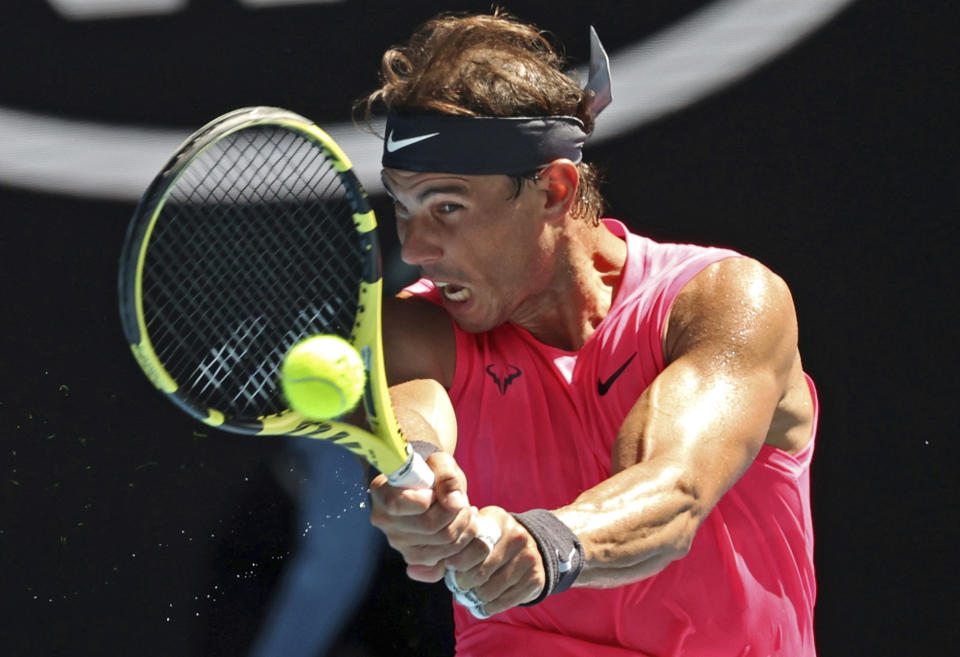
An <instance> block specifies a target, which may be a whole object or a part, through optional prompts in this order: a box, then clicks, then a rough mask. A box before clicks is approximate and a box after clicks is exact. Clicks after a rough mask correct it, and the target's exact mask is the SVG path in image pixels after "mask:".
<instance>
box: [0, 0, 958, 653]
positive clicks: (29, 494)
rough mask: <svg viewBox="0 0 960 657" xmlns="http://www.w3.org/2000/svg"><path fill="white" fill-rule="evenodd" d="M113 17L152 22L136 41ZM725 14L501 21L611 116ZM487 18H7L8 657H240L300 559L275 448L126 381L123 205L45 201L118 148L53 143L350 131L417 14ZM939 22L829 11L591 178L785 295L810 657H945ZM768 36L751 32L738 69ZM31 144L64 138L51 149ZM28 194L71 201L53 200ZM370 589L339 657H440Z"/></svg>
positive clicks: (434, 627)
mask: <svg viewBox="0 0 960 657" xmlns="http://www.w3.org/2000/svg"><path fill="white" fill-rule="evenodd" d="M131 3H132V4H133V5H134V6H138V7H139V8H140V11H141V12H142V13H139V14H136V15H131V14H129V13H128V9H129V7H128V5H130V4H131ZM737 4H749V3H736V2H710V1H706V0H701V1H700V2H693V1H660V0H658V1H653V0H639V1H638V2H632V3H625V2H603V1H601V0H595V1H593V2H590V3H569V4H564V3H552V4H548V3H538V2H532V1H531V2H527V1H517V2H506V3H505V6H506V8H507V9H509V10H511V11H513V12H514V13H515V14H517V15H519V16H520V17H522V18H524V19H528V20H531V21H534V22H536V23H538V24H540V25H541V26H543V27H546V28H549V29H550V30H552V31H553V32H554V33H555V34H556V36H557V37H558V38H559V39H560V40H561V41H562V42H564V43H565V44H566V46H567V54H568V56H569V58H570V60H571V62H572V63H574V64H582V63H583V62H584V61H585V58H586V56H587V52H588V41H587V26H588V25H590V24H592V25H594V26H596V28H597V31H598V32H599V34H600V36H601V37H602V38H603V40H604V43H605V45H606V46H607V49H608V51H609V52H610V53H611V55H612V56H613V58H614V69H613V76H614V95H615V97H617V89H618V84H619V85H620V88H625V86H628V83H630V82H631V81H632V80H629V79H627V80H622V79H618V75H619V76H624V75H628V74H632V73H624V72H623V71H618V69H617V67H616V61H617V57H618V55H619V54H622V53H624V52H626V51H628V49H629V48H630V47H632V46H633V45H635V44H637V43H650V42H649V41H646V40H648V39H649V38H650V37H651V36H653V35H661V36H663V35H667V36H669V35H671V34H674V32H670V31H669V30H672V29H673V28H674V27H675V26H677V25H682V24H684V23H683V21H685V20H688V19H690V18H691V17H696V16H708V17H709V16H710V15H711V13H710V12H711V11H714V14H718V13H720V12H719V9H722V8H724V7H729V6H732V5H737ZM766 4H767V5H768V9H769V5H781V6H783V7H786V8H788V9H785V11H791V9H789V8H792V11H800V10H801V9H803V8H806V9H809V8H811V7H815V6H816V5H818V4H823V3H818V2H816V1H814V0H810V1H809V2H807V1H806V0H803V1H797V2H793V1H792V0H784V1H783V2H779V3H770V2H767V3H766ZM835 4H836V3H835ZM839 4H844V3H839ZM125 7H127V8H126V9H125ZM150 7H152V9H149V11H148V9H145V8H150ZM488 8H489V3H482V2H476V3H469V2H463V3H450V4H441V3H437V2H421V1H407V2H402V3H400V2H397V3H391V2H375V1H373V0H370V1H358V0H342V1H340V2H336V1H333V2H326V3H320V2H304V4H294V3H291V2H290V1H289V0H287V1H286V2H284V1H283V0H274V2H268V1H267V0H260V2H254V0H246V1H245V2H242V1H241V0H190V1H187V0H166V1H165V0H149V1H148V0H141V1H140V2H132V0H130V2H122V1H121V0H114V1H113V2H107V1H106V0H56V1H54V0H47V1H42V0H8V1H7V2H6V3H4V7H3V8H2V9H0V13H2V15H3V19H2V20H0V62H3V64H2V66H0V135H3V138H2V139H0V156H2V159H0V263H2V277H3V278H2V285H0V295H2V296H0V304H2V305H0V309H2V310H0V311H2V312H3V314H4V322H3V325H4V328H3V331H2V344H0V347H2V348H0V372H2V373H3V377H2V381H0V468H2V470H0V565H2V572H0V605H2V608H0V654H3V655H10V656H11V657H13V656H19V655H78V656H85V655H103V654H115V655H119V654H137V655H141V656H143V657H149V656H153V655H157V656H160V655H165V656H168V655H178V656H179V657H190V656H193V655H197V656H199V655H242V654H245V653H246V651H247V650H248V648H249V646H250V645H251V644H252V642H253V640H254V637H255V636H256V635H257V633H258V632H259V631H260V628H261V626H262V621H263V618H264V615H265V613H266V609H267V605H268V603H269V600H270V599H271V593H272V592H275V590H276V583H277V581H278V578H280V577H281V576H282V573H283V572H284V567H285V565H286V564H288V563H289V562H290V559H291V555H292V554H294V553H295V550H296V547H297V539H298V537H300V536H302V535H303V533H304V528H303V527H301V526H298V524H297V523H298V521H297V520H296V513H295V508H294V504H293V498H292V497H291V495H290V490H289V480H290V479H291V476H290V475H289V474H288V475H284V473H289V472H293V471H294V469H293V468H287V465H286V464H287V460H288V458H289V453H288V450H287V449H286V447H285V444H284V443H283V442H282V441H280V440H278V439H262V440H255V439H251V438H244V437H238V436H232V435H226V434H222V433H218V432H216V431H214V430H211V429H208V428H206V427H204V426H202V425H199V424H197V423H195V422H193V421H192V420H189V419H187V418H186V417H184V416H182V415H181V414H180V413H179V412H178V411H176V410H175V409H174V407H173V406H171V405H170V404H169V403H168V402H167V401H165V400H164V399H162V397H161V396H160V395H159V394H158V393H156V392H154V391H153V390H152V389H151V388H150V387H149V384H148V383H147V382H146V380H145V378H144V377H143V376H142V374H141V373H140V371H139V370H138V369H137V367H136V365H135V363H134V361H133V359H132V358H131V357H130V354H129V351H128V349H127V348H126V346H125V344H124V340H123V338H122V336H121V333H120V326H119V321H118V319H117V311H116V291H115V290H116V283H115V278H116V263H117V257H118V254H119V248H120V244H121V241H122V239H123V234H124V230H125V226H126V223H127V220H128V218H129V217H130V214H131V212H132V210H133V206H134V203H135V195H132V194H131V193H130V192H129V190H127V191H124V189H121V188H120V187H117V188H113V187H111V185H110V184H106V183H105V184H103V185H99V186H95V187H88V188H87V189H86V190H85V191H81V193H80V194H78V193H77V189H76V187H77V186H78V185H73V186H71V183H70V182H69V181H68V180H66V176H65V175H64V174H63V173H62V171H63V170H67V171H76V172H77V173H78V174H79V173H83V171H82V170H83V169H84V168H86V169H88V170H89V169H91V168H96V162H97V160H96V155H97V152H98V151H99V149H100V148H101V147H102V148H103V153H104V156H103V157H104V158H107V159H108V160H109V158H110V155H109V153H110V152H111V151H110V150H109V149H110V148H112V147H113V146H114V144H113V143H112V141H111V140H110V139H108V138H107V139H105V138H103V136H102V135H103V134H104V133H97V132H94V133H91V134H92V136H91V134H87V133H86V132H85V131H83V130H80V129H74V130H71V129H70V128H69V126H71V125H90V124H92V125H99V126H105V127H107V128H109V127H110V126H113V125H116V126H121V127H123V128H136V129H137V130H144V131H147V132H146V133H145V134H147V133H149V131H151V130H163V131H167V132H164V134H168V133H171V132H172V133H173V134H178V132H177V131H182V133H183V135H184V136H185V135H186V134H187V133H189V132H190V131H192V130H193V129H195V128H197V127H199V126H200V125H201V124H203V123H205V122H206V121H207V120H209V119H211V118H213V117H214V116H216V115H218V114H220V113H222V112H224V111H227V110H229V109H232V108H235V107H240V106H245V105H253V104H271V105H279V106H283V107H287V108H289V109H293V110H295V111H298V112H300V113H302V114H304V115H306V116H309V117H310V118H312V119H314V120H316V121H317V122H318V123H320V124H321V125H325V124H337V125H339V124H343V123H345V122H346V121H348V120H349V107H350V104H351V102H352V101H353V100H354V99H355V98H357V97H359V96H361V95H362V94H364V93H365V92H367V91H369V90H370V89H372V88H373V87H374V86H375V85H376V74H377V67H378V62H379V55H380V53H381V52H382V50H383V48H384V47H386V46H387V45H390V44H392V43H396V42H399V41H401V40H403V39H404V38H405V36H406V35H407V34H408V33H409V32H410V30H411V29H412V28H413V27H414V26H415V25H416V24H418V23H420V22H422V21H423V20H424V19H426V18H428V17H430V16H432V15H433V14H435V13H436V12H437V11H438V10H441V9H473V10H481V11H483V10H486V9H488ZM704 11H705V12H706V13H702V12H704ZM698 12H701V13H698ZM957 15H958V11H957V10H956V9H955V3H954V2H951V1H946V0H944V1H935V0H926V1H924V2H913V3H903V2H885V1H882V0H869V1H868V0H860V1H855V2H852V3H848V4H846V5H845V6H843V7H842V8H841V9H840V10H839V12H838V13H837V14H836V15H835V16H833V17H832V18H831V19H830V20H828V21H826V22H825V23H824V24H823V25H822V26H820V27H818V28H817V29H813V30H810V31H809V33H807V34H806V35H805V36H804V37H803V38H802V39H799V40H798V42H797V43H796V45H795V46H794V47H792V48H790V49H788V50H787V51H785V52H783V53H780V54H777V55H775V56H768V57H766V58H765V59H763V61H758V64H757V65H756V66H754V67H753V68H752V69H750V70H748V71H745V72H744V74H743V75H741V76H737V79H735V80H733V81H732V83H730V84H725V85H722V86H721V87H720V88H718V89H715V90H713V91H712V92H711V93H703V94H700V95H699V96H697V97H695V98H692V99H691V102H686V103H680V104H679V105H678V106H677V107H676V108H675V109H672V110H671V111H666V110H664V111H663V112H661V113H659V114H657V115H656V116H650V117H647V118H643V119H642V120H638V121H637V123H636V124H635V125H631V124H629V122H628V123H627V124H625V125H624V126H623V127H622V133H621V134H619V135H618V136H617V137H616V138H607V139H598V140H597V142H595V143H593V144H591V145H590V147H589V148H588V158H590V159H592V160H594V161H596V162H598V163H599V164H600V165H601V166H602V168H603V170H604V171H605V176H606V180H607V184H606V185H605V191H606V194H607V198H608V200H609V212H608V214H609V215H610V216H615V217H619V218H621V219H623V220H624V221H626V222H627V223H628V224H629V225H630V226H631V227H633V228H634V229H635V230H637V231H640V232H643V233H645V234H647V235H650V236H652V237H654V238H659V239H665V240H676V241H689V242H699V243H710V244H719V245H724V246H730V247H733V248H736V249H738V250H740V251H742V252H744V253H746V254H749V255H751V256H753V257H755V258H757V259H759V260H761V261H763V262H765V263H766V264H768V265H769V266H770V267H771V268H773V269H774V270H775V271H777V272H778V273H780V274H781V275H782V276H784V278H786V279H787V281H788V282H789V284H790V285H791V288H792V290H793V293H794V296H795V300H796V304H797V308H798V311H799V317H800V326H801V349H802V353H803V355H804V362H805V366H806V369H807V370H808V371H809V372H810V373H811V374H812V376H813V377H814V378H815V380H816V381H817V383H818V385H819V389H820V394H821V402H822V416H821V428H820V434H819V438H818V443H817V454H816V458H815V460H814V465H813V501H814V514H815V525H816V535H817V548H816V560H817V567H818V579H819V587H820V588H819V599H818V604H817V633H818V646H819V651H820V655H821V656H822V657H834V656H848V655H902V654H919V653H921V652H922V653H924V654H949V653H951V652H952V650H955V646H956V645H957V642H958V640H960V634H958V630H957V619H958V618H960V603H958V599H960V597H958V596H957V594H956V592H955V588H954V584H955V581H956V579H957V578H956V575H957V566H956V560H955V553H956V546H957V544H958V541H960V531H958V528H960V517H958V485H957V480H958V476H957V466H956V463H957V458H958V456H960V451H958V449H957V446H956V443H957V440H958V438H960V435H958V431H957V423H956V415H957V412H956V407H955V403H956V401H955V398H956V385H955V379H956V376H957V365H958V362H957V360H958V359H957V347H956V344H957V339H958V333H957V330H956V328H955V327H956V319H957V317H956V316H957V292H956V283H957V280H956V261H957V257H956V255H955V250H956V248H957V246H958V243H957V228H956V220H957V212H958V210H960V202H958V200H960V199H958V182H960V164H958V162H960V156H958V143H957V137H958V130H957V122H958V119H957V117H958V116H960V103H958V100H957V94H956V93H955V87H956V85H957V82H958V80H957V72H958V47H957V39H956V34H957V28H958V27H960V25H958V21H957V20H956V19H957ZM758 18H759V15H758ZM763 29H767V28H764V27H763V25H762V24H759V25H753V26H750V25H747V26H746V27H745V28H744V30H745V32H744V36H743V39H747V38H748V37H749V36H750V33H751V30H753V32H756V31H757V30H761V31H762V30H763ZM770 29H772V28H770ZM714 45H716V44H714ZM723 45H724V44H723V43H721V44H720V46H723ZM742 45H743V40H741V39H740V38H738V39H737V40H736V43H733V42H731V43H728V44H727V46H728V47H729V48H735V47H737V46H742ZM722 51H723V47H721V48H720V49H719V51H718V52H719V54H718V55H717V57H720V56H721V55H722ZM684 62H685V60H681V61H680V63H679V64H678V65H677V66H678V68H677V69H676V75H681V76H682V74H683V73H684V72H686V70H687V69H686V68H685V67H686V66H687V65H686V64H685V63H684ZM649 100H650V101H651V102H653V101H654V100H655V99H652V98H651V99H649ZM616 103H617V101H616V100H615V101H614V105H615V106H616ZM621 107H622V106H621ZM638 107H639V106H638ZM638 114H639V115H642V114H643V112H641V111H639V109H638ZM50 118H53V119H55V120H58V121H59V120H63V121H68V122H74V121H76V122H81V123H80V124H74V123H66V124H63V125H66V126H68V127H67V128H66V129H65V132H64V131H63V130H60V129H59V128H56V127H54V128H49V125H50V124H49V123H47V122H46V121H47V119H50ZM603 121H604V119H603V118H601V120H600V123H601V124H602V123H603ZM4 124H5V125H4ZM57 125H60V124H57ZM31 126H33V127H32V128H31ZM45 126H46V127H45ZM46 129H50V130H52V132H51V133H50V135H51V138H45V137H44V135H45V134H46V133H44V132H43V131H44V130H46ZM30 130H35V131H37V134H32V135H28V134H26V133H28V132H29V131H30ZM106 134H109V133H106ZM124 134H127V133H124ZM97 135H100V136H99V137H98V136H97ZM25 136H26V137H30V139H27V140H26V141H24V138H25ZM54 136H55V138H53V137H54ZM161 141H162V140H161ZM163 143H166V142H163ZM25 144H26V145H25ZM176 145H177V142H176V140H173V141H172V142H170V144H169V149H167V151H166V152H167V154H169V152H172V151H173V149H174V148H175V147H176ZM67 151H69V155H65V152H67ZM78 154H79V155H78ZM81 155H82V156H83V157H80V156H81ZM107 163H108V164H112V165H113V166H114V167H116V162H112V163H111V162H107ZM161 163H162V162H156V165H155V166H154V164H153V163H150V164H149V166H148V167H147V169H149V170H151V171H152V170H153V169H156V168H157V167H159V165H160V164H161ZM47 164H50V165H51V166H52V167H53V168H52V170H53V171H55V172H61V173H55V174H54V175H47V177H46V178H45V177H44V174H43V171H45V170H46V169H45V168H44V167H46V165H47ZM145 170H146V169H145ZM25 171H26V172H27V173H26V174H24V172H25ZM367 173H368V176H369V171H368V172H367ZM374 173H375V172H374ZM24 180H27V182H24ZM31 181H32V182H31ZM147 182H148V179H145V180H143V186H145V185H146V183H147ZM81 186H82V185H81ZM375 203H376V206H377V207H376V209H377V211H378V214H379V216H380V218H381V222H382V223H383V224H384V237H385V238H386V239H385V242H386V245H387V254H386V264H387V271H388V272H389V273H390V276H391V285H393V286H394V287H396V286H398V285H400V284H401V283H402V282H403V280H404V276H407V275H409V272H406V271H405V270H404V269H403V268H401V267H397V266H395V260H396V256H395V252H394V242H393V241H392V239H391V235H392V233H391V230H392V225H391V218H390V212H389V206H388V205H387V204H386V203H385V202H384V199H383V198H382V197H379V196H377V197H376V199H375ZM349 503H350V504H356V501H355V500H354V501H352V502H349ZM361 512H362V510H361ZM331 522H332V520H331ZM311 531H313V532H319V533H321V535H322V532H323V531H324V527H322V526H321V527H312V528H311ZM330 540H336V534H335V532H334V531H332V530H331V532H330ZM370 567H371V568H372V569H374V573H375V574H374V577H373V582H372V584H371V586H370V588H369V590H368V592H367V593H366V596H365V597H364V599H363V600H362V602H361V604H360V606H359V608H358V610H357V612H356V614H355V615H354V616H353V620H351V621H350V622H349V623H347V624H346V625H345V626H344V629H343V632H342V634H341V635H340V637H339V639H338V643H337V646H336V647H335V648H334V650H333V652H332V653H331V654H338V655H356V656H363V655H366V656H368V657H373V656H380V655H383V656H386V655H391V656H392V657H397V656H400V655H444V654H450V651H451V646H452V643H451V640H450V635H449V633H450V614H449V605H448V597H447V595H446V592H445V591H444V590H443V588H442V586H441V587H436V586H426V585H422V584H416V583H412V582H409V581H407V580H406V579H405V577H404V575H403V571H402V565H401V564H400V563H399V561H398V559H397V558H396V557H394V556H393V555H392V553H389V552H387V551H386V550H381V551H380V553H379V556H378V557H377V558H376V559H374V560H373V562H372V563H371V566H370ZM332 594H333V595H337V592H332Z"/></svg>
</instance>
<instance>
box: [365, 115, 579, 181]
mask: <svg viewBox="0 0 960 657" xmlns="http://www.w3.org/2000/svg"><path fill="white" fill-rule="evenodd" d="M386 134H387V138H386V140H385V141H384V143H383V160H382V163H383V166H384V167H388V168H391V169H403V170H404V171H442V172H444V173H462V174H472V175H481V174H492V173H504V174H508V175H509V174H519V173H527V172H528V171H534V170H536V169H538V168H539V167H541V166H543V165H544V164H546V163H548V162H551V161H553V160H555V159H557V158H562V157H565V158H567V159H569V160H572V161H573V162H579V161H580V160H581V158H582V152H581V148H582V147H583V142H584V141H585V140H586V138H587V133H586V131H585V130H584V129H583V123H581V122H580V119H577V118H575V117H572V116H533V117H509V118H494V117H485V116H480V117H474V116H446V115H445V116H434V115H418V116H402V115H397V114H390V115H388V116H387V128H386Z"/></svg>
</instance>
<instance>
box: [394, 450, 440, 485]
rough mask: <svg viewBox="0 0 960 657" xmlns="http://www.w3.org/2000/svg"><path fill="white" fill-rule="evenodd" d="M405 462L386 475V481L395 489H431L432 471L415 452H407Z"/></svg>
mask: <svg viewBox="0 0 960 657" xmlns="http://www.w3.org/2000/svg"><path fill="white" fill-rule="evenodd" d="M409 454H410V455H409V456H408V457H407V462H406V463H404V464H403V465H401V466H400V467H399V468H398V469H397V470H396V471H394V472H392V473H390V474H388V475H387V481H388V482H389V483H390V485H391V486H396V487H397V488H433V481H434V476H433V470H431V469H430V466H429V465H427V462H426V461H424V460H423V457H422V456H420V455H419V454H418V453H417V452H415V451H413V450H412V449H411V450H409Z"/></svg>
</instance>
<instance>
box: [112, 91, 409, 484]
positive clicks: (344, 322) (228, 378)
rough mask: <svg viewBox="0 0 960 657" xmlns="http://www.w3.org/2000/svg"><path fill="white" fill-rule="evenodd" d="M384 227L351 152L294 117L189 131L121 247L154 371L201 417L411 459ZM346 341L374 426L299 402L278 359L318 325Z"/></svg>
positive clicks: (143, 348) (146, 357) (255, 117)
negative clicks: (384, 270)
mask: <svg viewBox="0 0 960 657" xmlns="http://www.w3.org/2000/svg"><path fill="white" fill-rule="evenodd" d="M380 271H381V270H380V253H379V244H378V240H377V223H376V218H375V216H374V213H373V211H372V209H371V207H370V204H369V202H368V200H367V196H366V193H365V192H364V190H363V187H362V185H361V184H360V182H359V180H358V179H357V177H356V175H355V174H354V173H353V170H352V166H351V163H350V160H349V159H348V157H347V156H346V154H345V153H343V151H342V150H341V149H340V148H339V146H337V144H336V143H335V142H334V141H333V139H332V138H330V136H329V135H327V134H326V133H325V132H324V131H323V130H321V129H320V128H318V127H317V126H316V125H314V124H313V123H312V122H311V121H309V120H308V119H305V118H304V117H302V116H300V115H298V114H295V113H293V112H290V111H287V110H284V109H281V108H273V107H251V108H242V109H238V110H235V111H232V112H230V113H228V114H225V115H223V116H221V117H218V118H217V119H214V120H213V121H211V122H210V123H208V124H207V125H205V126H204V127H202V128H201V129H200V130H198V131H197V132H195V133H194V134H193V135H191V136H190V137H189V138H188V139H187V140H186V141H185V142H184V143H183V144H182V145H181V146H180V148H179V149H178V150H177V151H176V153H175V154H174V155H173V156H172V157H171V158H170V160H169V161H168V162H167V164H166V166H165V167H164V168H163V169H162V171H161V172H160V173H159V174H158V175H157V177H156V178H155V179H154V180H153V182H152V183H151V184H150V186H149V187H148V188H147V190H146V192H145V193H144V195H143V197H142V199H141V200H140V203H139V204H138V206H137V208H136V210H135V212H134V216H133V219H132V220H131V222H130V226H129V228H128V231H127V235H126V240H125V242H124V246H123V250H122V252H121V257H120V267H119V278H118V286H119V299H120V317H121V324H122V326H123V331H124V335H125V337H126V339H127V341H128V343H129V344H130V348H131V351H132V352H133V355H134V357H135V359H136V361H137V362H138V363H139V365H140V367H141V368H142V369H143V371H144V373H145V374H146V375H147V377H148V378H149V380H150V381H151V382H152V383H153V384H154V386H155V387H157V388H158V389H159V390H161V391H162V392H163V393H164V394H165V395H166V396H167V397H168V398H169V399H170V400H171V401H173V402H174V403H175V404H176V405H177V406H178V407H179V408H181V409H182V410H183V411H185V412H187V413H188V414H190V415H192V416H193V417H195V418H197V419H198V420H200V421H202V422H204V423H206V424H209V425H212V426H216V427H219V428H221V429H224V430H228V431H233V432H237V433H243V434H265V435H272V434H293V435H304V436H311V437H317V438H324V439H329V440H333V441H335V442H339V443H341V444H343V445H344V446H346V447H347V448H349V449H351V450H352V451H354V452H356V453H358V454H360V455H361V456H363V457H364V458H366V459H367V460H368V461H370V462H371V463H372V464H373V465H375V466H376V467H377V468H378V469H380V470H381V471H384V472H392V471H393V470H395V469H396V468H399V467H400V466H401V465H402V464H403V463H404V462H405V461H406V459H407V449H406V443H405V441H403V438H402V437H401V436H400V434H399V430H398V427H397V425H396V420H395V419H394V417H393V413H392V410H391V409H390V405H389V397H388V394H387V386H386V376H385V374H384V368H383V357H382V346H381V343H382V340H381V331H380V308H381V295H382V279H381V273H380ZM317 334H334V335H339V336H341V337H343V338H346V339H348V340H349V341H350V342H351V343H352V344H353V345H354V347H355V348H356V349H357V351H358V352H359V353H360V354H361V357H362V359H363V361H364V366H365V368H366V370H367V372H366V374H367V385H366V387H365V391H364V409H365V411H366V413H367V416H368V422H369V424H370V426H371V428H372V429H373V430H374V434H375V435H374V436H371V435H370V434H368V433H367V432H365V431H361V430H359V429H357V428H355V427H352V426H350V425H347V424H343V423H339V422H311V421H308V420H306V419H305V418H303V417H302V416H301V415H299V414H298V413H296V412H294V411H292V410H290V409H289V407H288V405H287V403H286V400H285V399H284V397H283V394H282V390H281V387H280V382H279V371H280V365H281V363H282V360H283V358H284V356H285V355H286V353H287V351H288V350H289V349H290V347H292V346H293V345H294V344H295V343H297V342H299V341H300V340H301V339H303V338H305V337H308V336H310V335H317Z"/></svg>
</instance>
